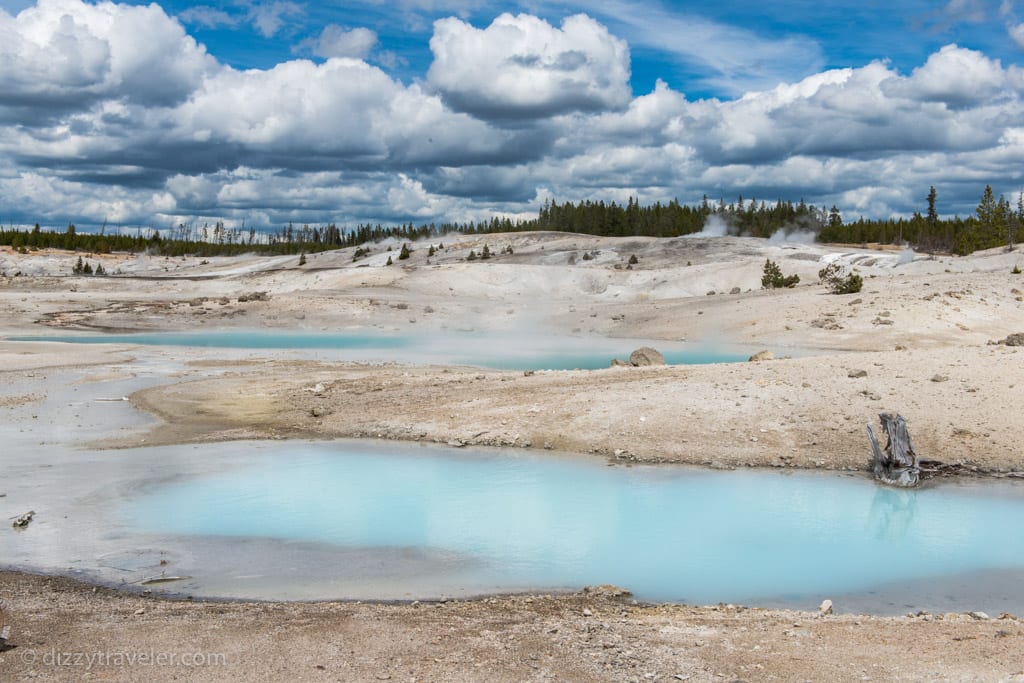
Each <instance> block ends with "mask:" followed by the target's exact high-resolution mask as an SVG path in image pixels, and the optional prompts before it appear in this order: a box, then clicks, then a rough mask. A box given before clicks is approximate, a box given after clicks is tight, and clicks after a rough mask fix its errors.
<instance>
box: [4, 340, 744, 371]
mask: <svg viewBox="0 0 1024 683" xmlns="http://www.w3.org/2000/svg"><path fill="white" fill-rule="evenodd" d="M10 340H11V341H34V342H38V341H50V342H66V343H74V344H142V345H146V346H185V347H201V348H208V349H239V350H262V349H273V350H296V351H308V352H320V353H329V354H333V356H334V357H336V358H342V359H347V360H357V361H381V360H387V361H397V362H406V363H444V364H456V365H476V366H480V367H486V368H494V369H498V370H571V369H577V368H578V369H581V370H595V369H599V368H607V367H608V366H609V364H610V362H611V359H612V358H621V359H623V360H625V359H628V358H629V354H630V353H631V352H632V351H633V350H634V349H636V348H637V347H639V346H644V345H647V346H654V347H655V348H657V349H658V350H660V351H661V352H662V353H663V355H664V356H665V361H666V362H667V363H669V364H672V365H695V364H706V363H732V362H737V361H745V360H746V359H747V358H748V357H749V356H750V354H751V351H750V350H739V349H735V348H730V347H728V346H724V345H710V344H707V345H689V344H685V343H681V342H667V341H651V340H637V339H633V340H631V339H607V338H583V337H573V336H558V335H547V336H543V335H534V336H531V335H521V336H515V337H512V336H508V335H502V334H499V333H487V332H454V331H452V332H447V333H443V334H441V333H433V334H432V333H424V334H385V333H376V332H291V331H274V330H210V331H202V332H140V333H132V334H70V335H69V334H66V335H49V336H44V335H33V336H18V337H10Z"/></svg>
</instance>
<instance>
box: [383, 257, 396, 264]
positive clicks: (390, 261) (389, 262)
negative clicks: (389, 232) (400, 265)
mask: <svg viewBox="0 0 1024 683" xmlns="http://www.w3.org/2000/svg"><path fill="white" fill-rule="evenodd" d="M393 263H394V261H392V260H391V257H390V256H388V262H387V263H385V264H384V265H385V266H390V265H391V264H393Z"/></svg>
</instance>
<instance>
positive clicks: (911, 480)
mask: <svg viewBox="0 0 1024 683" xmlns="http://www.w3.org/2000/svg"><path fill="white" fill-rule="evenodd" d="M878 417H879V418H880V419H881V420H882V429H884V430H885V433H886V435H887V436H888V437H889V439H888V443H886V444H885V451H884V452H883V451H882V449H881V448H879V446H878V439H876V438H875V432H874V430H873V429H871V425H868V440H869V441H870V442H871V452H872V461H871V464H872V469H873V470H874V472H875V479H876V480H878V481H879V482H881V483H883V484H887V485H889V486H898V487H900V488H912V487H914V486H917V485H918V484H919V483H920V481H921V463H920V461H919V460H918V458H917V453H916V452H915V451H914V444H913V442H912V441H911V440H910V432H908V431H907V421H906V420H904V419H903V417H902V416H900V415H893V414H891V413H881V414H880V415H879V416H878Z"/></svg>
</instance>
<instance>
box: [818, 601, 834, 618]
mask: <svg viewBox="0 0 1024 683" xmlns="http://www.w3.org/2000/svg"><path fill="white" fill-rule="evenodd" d="M818 614H820V615H821V616H825V615H826V614H832V601H831V600H822V601H821V604H820V605H818Z"/></svg>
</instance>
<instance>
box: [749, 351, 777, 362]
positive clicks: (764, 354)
mask: <svg viewBox="0 0 1024 683" xmlns="http://www.w3.org/2000/svg"><path fill="white" fill-rule="evenodd" d="M774 359H775V354H774V353H772V352H771V351H758V352H757V353H755V354H754V355H753V356H751V357H750V358H748V359H747V360H748V362H750V363H759V362H761V361H763V360H774Z"/></svg>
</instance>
